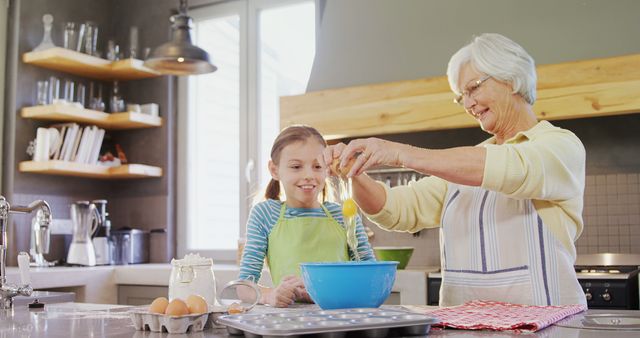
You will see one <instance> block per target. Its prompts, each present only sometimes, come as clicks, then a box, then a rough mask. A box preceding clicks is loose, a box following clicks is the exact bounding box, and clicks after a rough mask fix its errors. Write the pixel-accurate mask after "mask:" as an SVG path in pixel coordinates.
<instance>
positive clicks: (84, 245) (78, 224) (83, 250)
mask: <svg viewBox="0 0 640 338" xmlns="http://www.w3.org/2000/svg"><path fill="white" fill-rule="evenodd" d="M71 221H72V222H73V238H72V239H71V245H70V246H69V254H68V255H67V263H68V264H77V265H85V266H94V265H96V252H95V249H94V247H93V242H92V241H91V235H92V234H93V233H94V232H95V231H96V229H97V228H98V224H99V223H100V214H99V213H98V209H97V208H96V205H95V204H93V203H89V201H78V202H75V203H74V204H72V205H71Z"/></svg>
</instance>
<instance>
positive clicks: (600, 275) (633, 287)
mask: <svg viewBox="0 0 640 338" xmlns="http://www.w3.org/2000/svg"><path fill="white" fill-rule="evenodd" d="M575 269H576V276H577V277H578V282H579V283H580V286H581V287H582V291H584V295H585V297H586V298H587V305H588V306H589V308H590V309H614V310H638V309H639V307H638V303H639V302H640V297H639V295H638V294H639V289H638V272H639V271H640V255H630V254H608V253H605V254H591V255H580V256H578V258H577V259H576V264H575Z"/></svg>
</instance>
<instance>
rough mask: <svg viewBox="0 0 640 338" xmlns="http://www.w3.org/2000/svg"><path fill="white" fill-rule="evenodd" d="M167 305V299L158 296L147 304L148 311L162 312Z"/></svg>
mask: <svg viewBox="0 0 640 338" xmlns="http://www.w3.org/2000/svg"><path fill="white" fill-rule="evenodd" d="M167 305H169V300H168V299H166V298H164V297H158V298H156V299H154V300H153V302H151V305H149V312H151V313H159V314H164V311H165V310H166V309H167Z"/></svg>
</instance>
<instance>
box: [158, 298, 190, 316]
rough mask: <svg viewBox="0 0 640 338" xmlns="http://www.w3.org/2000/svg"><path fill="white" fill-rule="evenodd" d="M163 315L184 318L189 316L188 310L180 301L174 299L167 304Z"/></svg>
mask: <svg viewBox="0 0 640 338" xmlns="http://www.w3.org/2000/svg"><path fill="white" fill-rule="evenodd" d="M164 314H165V315H169V316H184V315H188V314H189V308H188V307H187V304H186V303H185V302H184V301H182V299H178V298H176V299H174V300H172V301H171V302H169V305H167V309H166V310H165V312H164Z"/></svg>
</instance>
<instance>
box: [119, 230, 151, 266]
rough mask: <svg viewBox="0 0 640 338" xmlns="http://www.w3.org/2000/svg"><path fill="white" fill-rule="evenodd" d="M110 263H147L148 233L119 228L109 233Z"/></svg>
mask: <svg viewBox="0 0 640 338" xmlns="http://www.w3.org/2000/svg"><path fill="white" fill-rule="evenodd" d="M110 238H111V240H112V242H113V255H112V258H113V259H112V261H113V264H116V265H125V264H141V263H149V232H148V231H144V230H140V229H132V228H128V227H126V228H121V229H117V230H112V231H111V236H110Z"/></svg>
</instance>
